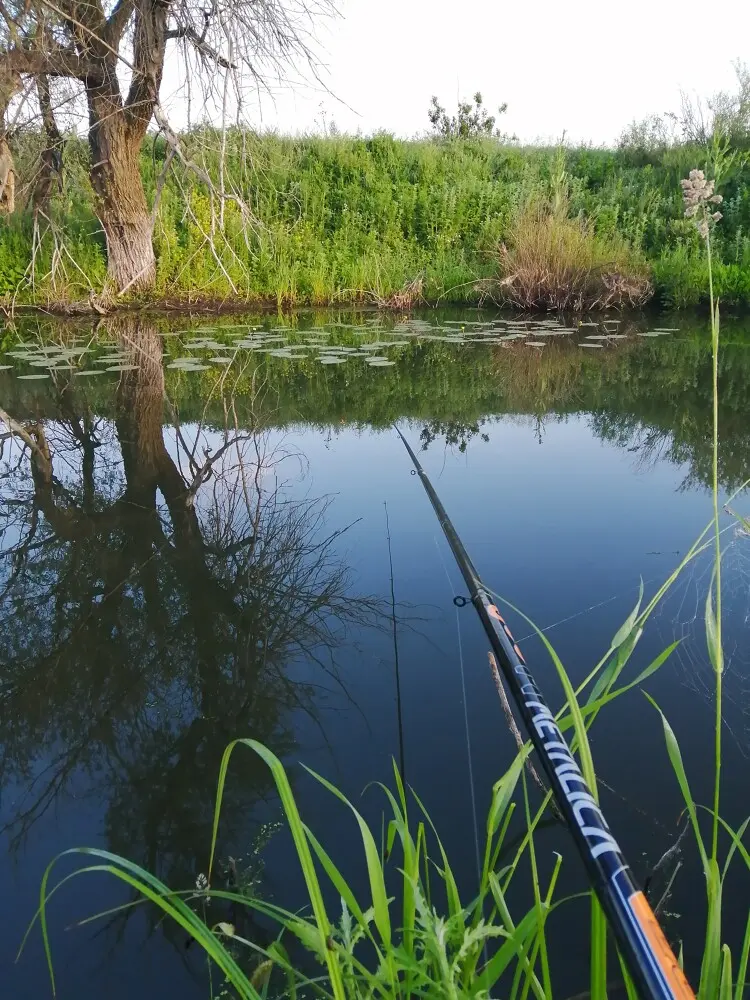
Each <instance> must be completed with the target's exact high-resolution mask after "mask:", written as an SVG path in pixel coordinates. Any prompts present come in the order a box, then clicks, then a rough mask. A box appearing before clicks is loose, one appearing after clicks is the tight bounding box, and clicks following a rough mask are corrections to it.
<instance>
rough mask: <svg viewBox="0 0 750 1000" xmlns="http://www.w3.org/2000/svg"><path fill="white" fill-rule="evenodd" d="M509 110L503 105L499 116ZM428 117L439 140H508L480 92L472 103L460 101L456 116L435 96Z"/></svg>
mask: <svg viewBox="0 0 750 1000" xmlns="http://www.w3.org/2000/svg"><path fill="white" fill-rule="evenodd" d="M507 110H508V105H507V104H501V105H500V107H499V108H498V109H497V112H498V114H499V115H504V114H505V112H506V111H507ZM427 117H428V118H429V120H430V125H431V126H432V132H433V135H434V137H435V138H437V139H449V140H450V139H479V138H486V139H490V138H493V137H494V138H498V139H504V140H506V141H507V139H508V136H506V135H504V134H503V133H502V132H501V131H500V130H499V129H496V128H495V123H496V122H497V118H496V117H495V116H494V115H491V114H490V113H489V112H488V111H487V109H486V108H485V106H484V100H483V98H482V95H481V93H480V92H479V91H477V92H476V94H474V97H473V98H472V100H471V102H469V101H459V102H458V109H457V111H456V114H455V115H449V114H448V112H447V111H446V110H445V108H444V107H443V106H442V105H441V104H440V102H439V101H438V99H437V97H434V96H433V98H432V100H431V101H430V109H429V111H428V112H427Z"/></svg>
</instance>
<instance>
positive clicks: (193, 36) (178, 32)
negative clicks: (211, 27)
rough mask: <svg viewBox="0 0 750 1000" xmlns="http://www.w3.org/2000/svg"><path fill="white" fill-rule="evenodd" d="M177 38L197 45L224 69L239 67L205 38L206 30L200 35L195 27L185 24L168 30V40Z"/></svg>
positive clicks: (199, 49) (198, 48)
mask: <svg viewBox="0 0 750 1000" xmlns="http://www.w3.org/2000/svg"><path fill="white" fill-rule="evenodd" d="M175 38H177V39H184V40H186V41H188V42H190V43H191V44H192V45H194V46H195V48H196V49H197V50H198V52H200V53H201V54H202V55H205V56H208V58H209V59H212V60H213V61H214V62H215V63H216V64H217V65H218V66H221V68H222V69H237V66H236V64H235V63H231V62H229V60H228V59H225V58H224V56H223V55H222V54H221V53H220V52H217V51H216V49H215V48H214V47H213V46H212V45H209V44H208V42H207V41H206V39H205V32H203V34H201V35H199V34H198V32H197V31H196V30H195V28H191V27H190V26H189V25H185V26H183V27H181V28H174V29H173V30H172V31H168V32H167V40H168V41H171V40H172V39H175Z"/></svg>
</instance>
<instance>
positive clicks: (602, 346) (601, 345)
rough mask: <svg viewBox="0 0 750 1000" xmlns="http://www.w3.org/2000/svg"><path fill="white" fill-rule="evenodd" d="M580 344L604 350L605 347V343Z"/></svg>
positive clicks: (580, 345)
mask: <svg viewBox="0 0 750 1000" xmlns="http://www.w3.org/2000/svg"><path fill="white" fill-rule="evenodd" d="M578 346H579V347H591V348H596V349H598V350H603V348H604V344H579V345H578Z"/></svg>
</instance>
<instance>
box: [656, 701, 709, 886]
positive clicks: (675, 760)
mask: <svg viewBox="0 0 750 1000" xmlns="http://www.w3.org/2000/svg"><path fill="white" fill-rule="evenodd" d="M644 695H645V697H646V698H648V700H649V701H650V702H651V704H652V705H653V706H654V708H655V709H656V711H657V712H658V713H659V715H660V716H661V722H662V727H663V729H664V740H665V742H666V745H667V754H668V755H669V762H670V764H671V765H672V770H673V771H674V773H675V777H676V778H677V783H678V785H679V786H680V791H681V792H682V798H683V800H684V802H685V806H686V808H687V811H688V816H689V817H690V824H691V826H692V827H693V834H694V835H695V841H696V845H697V847H698V851H699V853H700V856H701V864H702V866H703V874H704V875H705V876H706V878H708V871H709V866H708V854H707V853H706V848H705V845H704V843H703V837H702V836H701V831H700V826H699V824H698V815H697V812H696V808H695V802H694V801H693V796H692V795H691V793H690V785H689V784H688V780H687V775H686V774H685V765H684V764H683V762H682V754H681V753H680V746H679V744H678V742H677V737H676V736H675V734H674V732H673V730H672V727H671V726H670V725H669V723H668V722H667V719H666V716H665V715H664V713H663V712H662V710H661V709H660V708H659V706H658V705H657V704H656V702H655V701H654V699H653V698H652V697H651V695H649V694H647V693H646V692H644Z"/></svg>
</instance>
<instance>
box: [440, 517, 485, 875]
mask: <svg viewBox="0 0 750 1000" xmlns="http://www.w3.org/2000/svg"><path fill="white" fill-rule="evenodd" d="M433 539H434V541H435V548H436V549H437V551H438V555H439V556H440V562H441V563H442V564H443V569H444V570H445V575H446V577H447V579H448V586H449V587H450V588H451V590H452V591H453V597H454V599H455V598H456V596H457V595H456V588H455V587H454V586H453V581H452V580H451V577H450V573H449V572H448V567H447V566H446V565H445V560H444V559H443V553H442V552H441V551H440V545H439V544H438V540H437V538H435V536H434V535H433ZM454 607H455V610H456V633H457V635H458V665H459V669H460V673H461V693H462V696H463V703H464V728H465V731H466V758H467V760H468V763H469V792H470V794H471V817H472V821H473V825H474V850H475V852H476V858H477V891H478V890H479V888H480V887H481V883H482V863H481V861H480V858H479V820H478V818H477V816H478V814H477V800H476V794H475V792H474V768H473V766H472V763H471V736H470V735H469V733H470V730H469V708H468V705H467V704H466V672H465V671H464V650H463V643H462V642H461V619H460V617H459V614H458V612H459V608H458V605H454Z"/></svg>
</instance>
